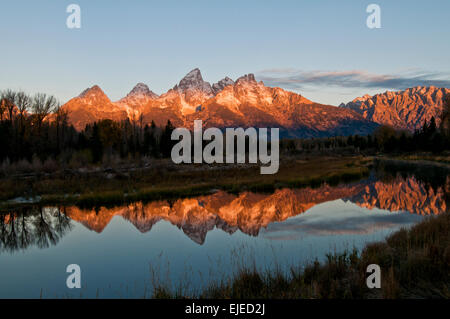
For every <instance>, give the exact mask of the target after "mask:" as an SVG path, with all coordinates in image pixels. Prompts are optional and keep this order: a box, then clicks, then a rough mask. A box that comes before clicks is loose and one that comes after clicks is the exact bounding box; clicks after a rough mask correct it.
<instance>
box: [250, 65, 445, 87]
mask: <svg viewBox="0 0 450 319" xmlns="http://www.w3.org/2000/svg"><path fill="white" fill-rule="evenodd" d="M257 76H258V79H259V80H262V81H264V82H265V83H266V84H268V85H270V86H280V87H285V88H288V89H304V88H305V87H321V86H333V87H343V88H367V89H392V90H404V89H407V88H410V87H415V86H436V87H446V88H450V80H448V79H449V78H450V73H444V72H427V71H417V70H416V71H409V72H405V73H399V74H374V73H370V72H367V71H363V70H347V71H300V70H296V69H289V68H287V69H266V70H262V71H260V72H258V73H257Z"/></svg>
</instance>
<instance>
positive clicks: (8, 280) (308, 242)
mask: <svg viewBox="0 0 450 319" xmlns="http://www.w3.org/2000/svg"><path fill="white" fill-rule="evenodd" d="M420 219H421V216H418V215H413V214H409V213H395V212H388V211H383V210H379V209H372V210H367V209H365V208H361V207H359V206H357V205H355V204H352V203H350V202H344V201H342V200H336V201H332V202H326V203H323V204H319V205H316V206H314V207H313V208H311V209H310V210H308V211H307V212H305V213H303V214H300V215H298V216H296V217H292V218H290V219H288V220H286V221H284V222H276V223H272V224H269V226H268V227H267V228H266V229H264V228H263V229H261V231H260V234H259V236H258V237H251V236H248V235H246V234H243V233H241V232H240V231H238V232H236V233H234V234H232V235H230V234H228V233H226V232H224V231H222V230H220V229H214V230H212V231H210V232H209V233H208V235H207V238H206V241H205V243H204V244H203V245H198V244H197V243H195V242H193V241H192V240H191V239H189V238H188V237H187V236H186V235H185V234H184V233H183V232H182V231H181V230H179V229H178V228H177V227H176V226H174V225H172V224H170V223H169V222H166V221H160V222H158V223H157V224H156V225H155V226H154V227H153V228H152V230H151V231H149V232H147V233H140V232H138V231H137V230H136V229H135V228H134V226H133V225H132V224H131V223H129V222H128V221H126V220H124V219H123V218H121V217H120V216H115V217H114V218H113V219H112V221H111V222H110V223H109V225H108V226H107V227H106V228H105V230H104V231H103V232H102V233H96V232H94V231H90V230H88V229H87V228H86V227H84V226H83V225H81V224H79V223H77V222H74V221H72V224H73V229H72V230H71V231H70V232H68V234H67V235H65V236H64V237H63V238H62V239H61V241H60V242H59V243H58V244H57V245H56V246H51V247H49V248H46V249H39V248H36V247H29V248H28V249H27V250H25V251H24V252H21V251H19V252H16V253H14V254H11V253H2V254H0V265H1V268H2V271H1V272H0V283H1V286H0V297H3V298H4V297H39V296H40V293H41V289H42V295H43V296H44V297H55V296H58V297H63V296H67V297H80V296H81V297H96V296H97V294H98V296H100V297H138V298H139V297H143V296H144V294H145V293H144V285H149V284H150V282H151V277H150V266H149V265H150V264H152V265H153V267H154V268H153V269H154V270H155V271H156V273H157V274H159V277H161V278H163V280H164V278H166V277H167V275H168V276H169V277H170V278H171V279H172V280H173V281H177V280H178V281H177V282H183V283H188V284H190V285H192V286H193V287H196V288H199V287H201V286H202V285H205V284H207V282H208V280H210V279H217V278H219V279H220V278H223V276H225V275H227V274H229V272H230V271H232V270H233V269H236V268H235V267H236V266H237V265H239V264H242V263H253V262H254V263H255V264H256V265H257V266H258V267H260V268H261V269H268V268H271V267H276V266H278V267H287V266H288V265H291V264H299V263H305V262H308V261H312V260H314V259H315V258H319V259H322V258H324V257H325V254H326V253H328V252H333V251H342V250H344V249H352V248H353V247H357V248H358V249H361V248H362V247H363V246H364V244H365V243H366V242H371V241H376V240H381V239H383V238H384V237H385V236H386V235H388V234H390V233H391V232H392V231H395V230H397V229H399V228H400V227H402V226H410V225H411V224H412V223H415V222H417V221H418V220H420ZM71 263H76V264H79V265H80V266H81V269H82V283H83V288H82V289H81V290H70V289H68V288H66V285H65V282H66V278H67V275H68V274H67V273H65V268H66V266H67V265H68V264H71ZM97 288H98V291H97ZM148 294H149V293H148V292H147V295H148Z"/></svg>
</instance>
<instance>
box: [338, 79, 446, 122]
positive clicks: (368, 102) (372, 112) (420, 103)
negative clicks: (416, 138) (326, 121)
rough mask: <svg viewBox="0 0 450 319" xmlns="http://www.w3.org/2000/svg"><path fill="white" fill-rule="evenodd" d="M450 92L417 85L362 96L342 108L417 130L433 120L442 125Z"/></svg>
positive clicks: (369, 117)
mask: <svg viewBox="0 0 450 319" xmlns="http://www.w3.org/2000/svg"><path fill="white" fill-rule="evenodd" d="M447 94H450V89H447V88H437V87H434V86H430V87H425V86H417V87H413V88H409V89H406V90H404V91H399V92H391V91H386V92H385V93H381V94H376V95H374V96H370V95H364V96H363V97H358V98H356V99H354V100H353V101H351V102H349V103H347V104H341V107H343V108H347V109H351V110H354V111H356V112H358V113H359V114H361V115H362V116H363V117H364V118H365V119H368V120H370V121H374V122H376V123H378V124H385V125H390V126H392V127H394V128H397V129H407V130H410V131H414V130H415V129H419V128H421V127H422V126H423V124H424V122H425V121H427V122H429V121H430V119H431V118H432V117H434V118H435V119H436V122H437V124H438V125H439V117H440V114H441V112H442V108H443V107H442V106H443V102H444V99H445V96H446V95H447Z"/></svg>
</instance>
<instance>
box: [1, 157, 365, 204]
mask: <svg viewBox="0 0 450 319" xmlns="http://www.w3.org/2000/svg"><path fill="white" fill-rule="evenodd" d="M280 163H281V165H280V169H279V172H278V173H277V174H274V175H261V174H260V172H259V166H258V165H249V164H242V165H206V164H202V165H175V164H173V163H172V162H170V160H158V161H153V162H152V163H150V164H149V165H148V166H144V167H139V166H135V167H114V168H112V167H108V168H98V167H97V168H89V169H87V168H85V169H80V170H77V171H68V170H61V171H56V172H52V173H44V172H40V173H28V174H19V175H15V176H5V177H3V178H2V179H1V181H0V194H1V195H0V201H1V202H2V203H1V204H0V208H2V209H7V208H10V207H12V206H17V205H21V204H26V203H32V202H38V203H39V204H45V205H50V204H53V205H55V204H56V205H57V204H65V205H68V204H71V205H78V206H82V207H89V206H96V205H102V206H111V205H117V204H124V203H127V202H134V201H152V200H158V199H170V198H179V197H189V196H198V195H204V194H208V193H211V192H213V191H215V190H217V189H222V190H225V191H228V192H231V193H238V192H242V191H253V192H273V191H274V190H275V189H277V188H284V187H292V188H294V187H296V188H297V187H305V186H320V185H321V184H322V183H328V184H331V185H333V184H337V183H339V182H350V181H353V180H358V179H361V178H363V177H365V176H367V175H368V173H369V167H370V166H371V165H372V158H370V157H362V156H348V157H337V156H336V157H330V156H320V157H301V158H299V157H285V158H282V159H281V161H280Z"/></svg>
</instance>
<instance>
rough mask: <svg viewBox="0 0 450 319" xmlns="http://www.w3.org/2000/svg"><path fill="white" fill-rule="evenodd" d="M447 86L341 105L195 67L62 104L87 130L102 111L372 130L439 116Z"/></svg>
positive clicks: (325, 130) (144, 118)
mask: <svg viewBox="0 0 450 319" xmlns="http://www.w3.org/2000/svg"><path fill="white" fill-rule="evenodd" d="M449 93H450V90H449V89H448V88H437V87H434V86H429V87H426V86H418V87H413V88H409V89H406V90H404V91H396V92H391V91H387V92H384V93H380V94H376V95H374V96H370V95H365V96H362V97H357V98H355V99H354V100H353V101H351V102H349V103H347V104H344V103H342V104H341V105H340V107H336V106H331V105H323V104H320V103H315V102H313V101H311V100H309V99H307V98H306V97H304V96H302V95H300V94H298V93H294V92H290V91H287V90H284V89H281V88H279V87H269V86H266V85H265V84H264V83H263V82H262V81H259V82H258V81H256V79H255V76H254V75H253V74H246V75H243V76H241V77H239V78H238V79H236V80H235V81H234V80H233V79H231V78H229V77H224V78H223V79H221V80H220V81H218V82H217V83H213V84H212V85H211V84H210V83H209V82H206V81H205V80H204V79H203V77H202V74H201V72H200V70H199V69H194V70H192V71H190V72H189V73H188V74H187V75H186V76H185V77H184V78H183V79H181V80H180V82H179V83H178V84H176V85H175V86H174V87H173V88H172V89H170V90H168V91H167V92H166V93H163V94H161V95H158V94H156V93H154V92H153V91H152V90H151V89H150V88H149V87H148V86H147V85H146V84H144V83H138V84H136V86H135V87H134V88H133V89H132V90H131V91H130V92H129V93H128V94H127V96H126V97H124V98H122V99H120V100H119V101H116V102H113V101H111V100H110V99H109V98H108V96H107V95H106V94H105V93H104V92H103V91H102V89H101V88H100V87H99V86H97V85H95V86H93V87H91V88H88V89H86V90H85V91H84V92H82V93H81V94H80V95H79V96H77V97H75V98H73V99H71V100H69V101H68V102H67V103H66V104H64V105H63V109H65V110H66V111H67V112H68V114H69V120H70V123H71V124H73V125H74V126H75V128H76V129H78V130H82V129H83V128H84V127H85V126H86V124H89V123H92V122H94V121H98V120H101V119H112V120H115V121H122V120H126V119H129V120H131V121H138V120H139V121H140V122H142V123H143V124H144V125H145V124H150V123H151V122H152V121H154V122H155V123H156V124H157V125H165V124H166V123H167V121H168V120H170V121H171V122H172V123H173V124H174V125H175V126H182V127H188V128H192V125H193V124H192V123H193V121H194V120H196V119H201V120H202V121H203V123H204V126H205V127H219V128H225V127H278V128H280V129H281V133H282V136H290V137H302V138H303V137H326V136H337V135H354V134H358V135H367V134H370V133H372V132H373V130H374V129H375V128H377V127H378V126H379V125H390V126H392V127H394V128H396V129H407V130H410V131H414V130H416V129H420V128H421V127H422V126H423V124H424V123H425V121H427V122H429V121H430V120H431V118H432V117H434V118H435V119H436V121H437V124H439V118H440V114H441V113H442V110H443V103H444V99H445V96H446V95H447V94H449Z"/></svg>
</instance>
